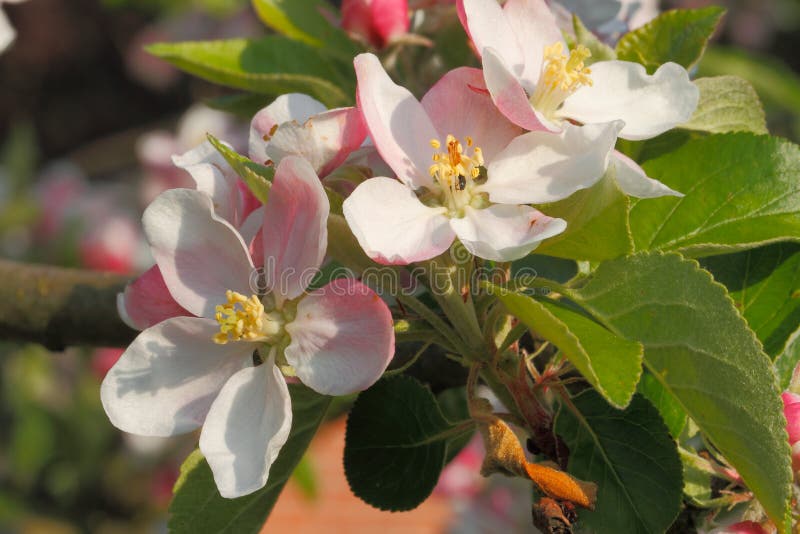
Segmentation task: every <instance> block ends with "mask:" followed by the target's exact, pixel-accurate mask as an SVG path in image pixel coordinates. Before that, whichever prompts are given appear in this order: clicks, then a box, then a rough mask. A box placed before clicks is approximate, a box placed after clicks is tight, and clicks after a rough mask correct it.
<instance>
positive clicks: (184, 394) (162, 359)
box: [100, 317, 255, 436]
mask: <svg viewBox="0 0 800 534" xmlns="http://www.w3.org/2000/svg"><path fill="white" fill-rule="evenodd" d="M217 332H219V325H218V324H217V322H216V321H213V320H211V319H198V318H196V317H174V318H172V319H167V320H166V321H163V322H161V323H158V324H157V325H156V326H153V327H151V328H148V329H147V330H145V331H144V332H142V333H141V334H139V336H138V337H137V338H136V339H135V340H134V341H133V343H131V345H130V346H129V347H128V348H127V350H125V352H124V354H123V355H122V356H121V357H120V359H119V360H118V361H117V363H116V364H114V366H113V367H112V368H111V370H110V371H109V372H108V374H107V375H106V378H105V380H103V385H102V386H101V388H100V399H101V400H102V402H103V408H105V411H106V413H107V414H108V418H109V419H110V420H111V423H112V424H113V425H114V426H116V427H117V428H119V429H120V430H123V431H125V432H130V433H132V434H140V435H143V436H174V435H177V434H183V433H185V432H189V431H191V430H194V429H196V428H198V427H199V426H200V425H202V424H203V421H204V420H205V417H206V413H208V409H209V407H210V406H211V403H212V402H213V401H214V398H215V397H216V396H217V392H218V391H219V390H220V388H221V387H222V385H223V384H224V383H225V382H226V381H227V380H228V378H229V377H230V376H232V375H233V374H234V373H236V372H237V371H238V370H239V369H241V368H242V367H243V366H245V365H246V364H247V363H249V362H250V361H252V360H251V355H252V353H253V350H254V348H255V345H254V344H252V343H229V344H227V345H217V344H215V343H214V342H213V341H212V339H211V338H212V336H213V335H214V334H215V333H217Z"/></svg>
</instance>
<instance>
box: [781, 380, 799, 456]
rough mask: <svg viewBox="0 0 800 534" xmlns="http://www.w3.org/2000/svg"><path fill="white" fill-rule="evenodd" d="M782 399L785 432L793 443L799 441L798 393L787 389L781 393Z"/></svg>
mask: <svg viewBox="0 0 800 534" xmlns="http://www.w3.org/2000/svg"><path fill="white" fill-rule="evenodd" d="M781 399H782V400H783V414H784V415H785V416H786V432H788V434H789V443H790V444H791V445H794V444H795V443H797V442H798V441H800V395H796V394H794V393H791V392H789V391H784V392H783V393H781Z"/></svg>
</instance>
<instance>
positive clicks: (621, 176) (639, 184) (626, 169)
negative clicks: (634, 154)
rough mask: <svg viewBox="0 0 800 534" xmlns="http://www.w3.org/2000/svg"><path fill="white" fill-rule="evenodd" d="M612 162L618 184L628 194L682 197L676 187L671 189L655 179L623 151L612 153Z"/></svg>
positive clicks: (635, 195) (653, 196)
mask: <svg viewBox="0 0 800 534" xmlns="http://www.w3.org/2000/svg"><path fill="white" fill-rule="evenodd" d="M611 164H612V165H614V171H615V176H616V179H617V184H618V185H619V188H620V189H622V192H623V193H625V194H626V195H630V196H632V197H639V198H657V197H663V196H667V195H671V196H675V197H682V196H683V193H679V192H678V191H675V190H674V189H670V188H669V187H667V186H666V185H664V184H662V183H661V182H659V181H658V180H653V179H652V178H650V177H649V176H647V174H646V173H645V172H644V169H642V168H641V167H640V166H639V165H638V164H637V163H636V162H635V161H633V160H632V159H630V158H629V157H628V156H626V155H625V154H622V153H621V152H618V151H616V150H615V151H614V152H613V153H612V154H611Z"/></svg>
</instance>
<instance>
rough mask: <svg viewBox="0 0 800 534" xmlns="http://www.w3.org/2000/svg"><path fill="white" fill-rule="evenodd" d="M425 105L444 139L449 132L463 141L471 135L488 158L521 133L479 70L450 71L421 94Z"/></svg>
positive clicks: (462, 68)
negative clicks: (490, 91) (492, 95)
mask: <svg viewBox="0 0 800 534" xmlns="http://www.w3.org/2000/svg"><path fill="white" fill-rule="evenodd" d="M422 107H423V108H425V111H426V112H427V113H428V116H429V117H430V118H431V120H432V121H433V124H434V125H435V126H436V129H437V130H438V131H439V139H440V140H441V141H444V140H445V138H446V136H447V135H448V134H452V135H454V136H455V137H456V138H457V139H460V140H461V142H462V143H464V142H465V139H466V138H467V137H471V138H472V139H473V140H474V142H475V145H476V146H479V147H480V148H481V150H482V151H483V157H484V158H485V159H486V160H487V161H491V159H492V158H493V157H494V155H495V154H497V153H498V152H499V151H500V150H502V149H503V148H505V146H506V145H507V144H508V143H509V142H510V141H511V140H512V139H513V138H514V137H515V136H517V135H519V134H521V133H522V130H521V128H519V127H518V126H516V125H514V124H513V123H511V122H509V121H508V120H506V118H505V117H504V116H503V115H502V114H501V113H500V112H499V111H498V109H497V107H496V106H495V105H494V103H493V102H492V99H491V97H490V96H489V91H488V90H487V89H486V85H485V83H484V81H483V73H482V72H481V71H480V69H473V68H469V67H461V68H458V69H454V70H451V71H450V72H448V73H447V74H445V75H444V76H442V78H441V79H440V80H439V81H438V82H436V84H435V85H434V86H433V87H431V89H430V90H429V91H428V92H427V93H426V94H425V96H424V97H422ZM432 152H433V150H432V149H431V153H432Z"/></svg>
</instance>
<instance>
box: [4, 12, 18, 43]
mask: <svg viewBox="0 0 800 534" xmlns="http://www.w3.org/2000/svg"><path fill="white" fill-rule="evenodd" d="M16 38H17V31H16V30H15V29H14V26H12V25H11V21H9V20H8V16H7V15H6V14H5V11H3V10H2V8H0V52H3V51H5V49H6V48H8V47H9V46H10V45H11V43H13V42H14V39H16Z"/></svg>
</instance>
